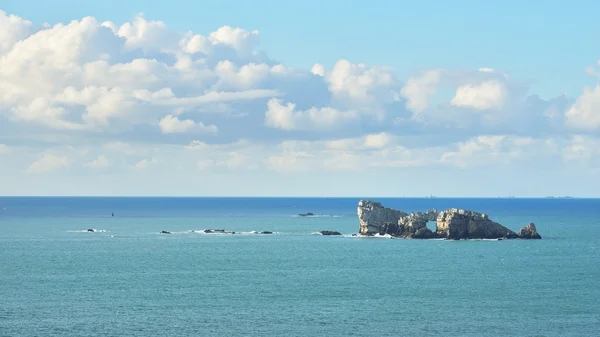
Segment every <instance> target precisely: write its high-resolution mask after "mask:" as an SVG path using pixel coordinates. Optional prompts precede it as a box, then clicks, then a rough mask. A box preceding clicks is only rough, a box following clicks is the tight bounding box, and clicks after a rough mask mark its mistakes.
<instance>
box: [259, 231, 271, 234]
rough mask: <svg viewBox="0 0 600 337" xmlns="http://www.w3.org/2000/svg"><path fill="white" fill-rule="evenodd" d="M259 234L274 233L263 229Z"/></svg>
mask: <svg viewBox="0 0 600 337" xmlns="http://www.w3.org/2000/svg"><path fill="white" fill-rule="evenodd" d="M258 234H273V232H269V231H262V232H258Z"/></svg>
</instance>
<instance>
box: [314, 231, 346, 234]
mask: <svg viewBox="0 0 600 337" xmlns="http://www.w3.org/2000/svg"><path fill="white" fill-rule="evenodd" d="M319 233H321V235H342V233H340V232H336V231H320V232H319Z"/></svg>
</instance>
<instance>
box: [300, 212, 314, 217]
mask: <svg viewBox="0 0 600 337" xmlns="http://www.w3.org/2000/svg"><path fill="white" fill-rule="evenodd" d="M298 215H299V216H313V215H314V214H313V213H311V212H308V213H300V214H298Z"/></svg>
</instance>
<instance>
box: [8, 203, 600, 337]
mask: <svg viewBox="0 0 600 337" xmlns="http://www.w3.org/2000/svg"><path fill="white" fill-rule="evenodd" d="M375 200H377V201H381V202H383V204H384V206H388V207H395V208H399V209H402V210H405V211H423V210H426V209H428V208H432V207H436V208H438V209H443V208H447V207H461V208H467V209H472V210H476V211H481V212H484V213H487V214H489V216H490V217H491V218H492V219H493V220H496V221H499V222H501V223H503V224H504V225H506V226H507V227H509V228H511V229H513V230H518V229H519V228H521V227H522V226H524V225H526V224H527V223H528V222H535V223H536V225H537V227H538V231H539V232H540V234H541V235H542V236H543V239H542V240H503V241H443V240H405V239H385V238H356V237H350V235H349V234H352V233H356V232H357V231H358V220H357V217H356V205H357V203H358V199H356V198H354V199H353V198H348V199H323V198H315V199H310V198H306V199H292V198H287V199H286V198H283V199H276V198H256V199H244V198H224V199H218V198H215V199H210V198H185V199H184V198H0V261H1V263H0V336H600V304H599V303H600V239H599V238H600V200H593V199H439V198H438V199H375ZM112 212H114V214H115V216H114V217H111V216H110V215H111V213H112ZM304 212H313V213H315V214H317V216H316V217H298V216H297V214H298V213H304ZM88 228H95V229H99V230H103V231H102V232H95V233H88V232H85V230H86V229H88ZM206 228H222V229H227V230H234V231H237V232H243V233H242V234H239V235H207V234H199V233H194V232H191V230H201V229H206ZM161 230H168V231H171V232H172V233H173V234H171V235H164V234H163V235H160V234H158V232H159V231H161ZM319 230H337V231H340V232H342V233H344V234H348V235H346V236H342V237H333V236H320V235H314V234H313V233H314V232H315V231H319ZM252 231H273V232H276V233H275V234H274V235H258V234H252V233H251V232H252Z"/></svg>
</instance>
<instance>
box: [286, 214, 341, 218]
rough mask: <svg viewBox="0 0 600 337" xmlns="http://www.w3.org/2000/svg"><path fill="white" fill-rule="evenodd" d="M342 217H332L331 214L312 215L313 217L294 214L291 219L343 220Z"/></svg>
mask: <svg viewBox="0 0 600 337" xmlns="http://www.w3.org/2000/svg"><path fill="white" fill-rule="evenodd" d="M343 217H344V215H332V214H314V215H300V214H294V215H292V218H343Z"/></svg>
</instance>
